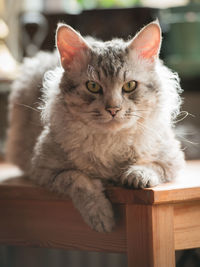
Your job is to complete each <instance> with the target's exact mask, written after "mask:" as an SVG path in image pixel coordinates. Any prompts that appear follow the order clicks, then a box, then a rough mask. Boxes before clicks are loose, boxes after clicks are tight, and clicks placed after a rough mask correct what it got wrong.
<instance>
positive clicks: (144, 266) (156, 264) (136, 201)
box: [0, 161, 200, 267]
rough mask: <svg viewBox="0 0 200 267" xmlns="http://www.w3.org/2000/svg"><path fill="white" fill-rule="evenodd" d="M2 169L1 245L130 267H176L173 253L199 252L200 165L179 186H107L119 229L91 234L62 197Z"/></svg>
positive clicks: (9, 169) (184, 175) (5, 167)
mask: <svg viewBox="0 0 200 267" xmlns="http://www.w3.org/2000/svg"><path fill="white" fill-rule="evenodd" d="M19 175H20V172H19V170H18V169H17V168H16V167H14V166H11V165H8V164H5V163H4V164H3V163H2V164H0V214H1V219H0V244H6V245H22V246H34V247H35V246H40V247H49V248H62V249H80V250H88V251H104V252H119V253H127V255H128V266H129V267H133V266H134V267H173V266H175V250H181V249H188V248H196V247H200V161H191V162H188V163H187V166H186V169H185V170H184V171H183V173H182V174H181V176H180V179H178V180H177V181H176V182H173V183H168V184H164V185H160V186H157V187H154V188H149V189H144V190H127V189H123V188H119V187H108V188H107V190H106V194H107V195H108V197H109V198H110V200H111V201H112V203H113V206H114V209H115V213H116V217H117V218H116V220H117V223H116V227H115V229H114V230H113V232H111V233H97V232H95V231H93V230H91V229H90V228H89V227H88V226H87V225H86V224H85V223H84V222H83V220H82V218H81V216H80V214H79V213H78V211H76V209H75V208H74V207H73V204H72V202H71V200H70V199H69V198H61V197H58V196H57V195H56V194H53V193H50V192H48V191H47V190H45V189H44V188H41V187H38V186H36V185H33V184H32V183H31V182H29V181H28V180H26V179H23V178H20V177H19Z"/></svg>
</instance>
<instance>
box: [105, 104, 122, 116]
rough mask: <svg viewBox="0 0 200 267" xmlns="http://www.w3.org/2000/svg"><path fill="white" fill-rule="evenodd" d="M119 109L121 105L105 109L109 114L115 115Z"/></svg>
mask: <svg viewBox="0 0 200 267" xmlns="http://www.w3.org/2000/svg"><path fill="white" fill-rule="evenodd" d="M120 110H121V107H119V106H116V107H106V111H108V112H109V113H110V114H111V116H113V117H115V115H116V114H117V112H118V111H120Z"/></svg>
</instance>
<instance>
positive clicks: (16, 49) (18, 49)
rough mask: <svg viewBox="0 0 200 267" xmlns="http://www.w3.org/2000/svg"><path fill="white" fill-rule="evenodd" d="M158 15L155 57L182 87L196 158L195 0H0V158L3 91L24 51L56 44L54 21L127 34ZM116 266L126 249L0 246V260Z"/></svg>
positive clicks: (103, 34) (40, 266) (188, 139)
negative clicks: (107, 251)
mask: <svg viewBox="0 0 200 267" xmlns="http://www.w3.org/2000/svg"><path fill="white" fill-rule="evenodd" d="M155 18H159V21H160V24H161V28H162V31H163V44H162V49H161V59H163V60H164V62H165V64H166V65H167V66H168V67H170V68H171V69H173V70H174V71H176V72H178V73H179V76H180V78H181V86H182V88H183V89H184V93H183V101H184V104H183V107H182V112H181V114H180V116H179V117H178V118H177V124H176V129H175V131H176V134H177V137H178V138H179V139H180V140H181V142H182V147H183V149H184V151H185V153H186V158H187V159H199V158H200V0H199V1H198V0H196V1H189V0H174V1H173V0H162V1H156V0H93V1H92V0H0V159H3V158H4V153H5V151H4V147H5V140H6V129H7V106H8V96H9V93H10V90H11V84H12V81H13V80H14V79H15V77H16V76H17V74H18V72H19V66H20V64H21V62H22V60H23V57H26V56H29V57H33V56H34V55H35V54H36V53H37V52H38V51H39V50H51V51H52V50H53V49H54V48H55V42H54V40H55V30H56V25H57V23H58V22H65V23H67V24H69V25H71V26H72V27H74V28H75V29H76V30H78V31H80V32H81V34H82V35H92V36H94V37H97V38H100V39H103V40H109V39H111V38H113V37H121V38H125V39H127V38H128V37H130V36H134V34H135V33H136V32H137V31H138V30H139V29H140V28H141V27H143V26H144V25H145V24H147V23H149V22H151V21H152V20H154V19H155ZM199 255H200V253H199V251H198V250H189V251H184V252H177V255H176V258H177V266H178V267H197V266H198V267H199V266H200V256H199ZM103 265H104V267H121V266H127V263H126V257H125V255H120V254H118V255H117V254H101V255H100V254H99V253H83V252H81V253H80V252H77V251H73V252H72V251H70V252H66V251H62V250H50V249H39V248H34V249H33V248H15V247H1V248H0V267H18V266H20V267H44V266H48V267H55V266H56V267H57V266H59V267H60V266H70V267H78V266H81V267H93V266H95V267H100V266H103Z"/></svg>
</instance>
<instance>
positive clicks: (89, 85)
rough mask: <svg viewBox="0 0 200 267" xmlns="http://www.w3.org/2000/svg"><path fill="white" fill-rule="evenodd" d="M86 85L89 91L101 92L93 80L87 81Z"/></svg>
mask: <svg viewBox="0 0 200 267" xmlns="http://www.w3.org/2000/svg"><path fill="white" fill-rule="evenodd" d="M86 87H87V89H88V90H89V91H90V92H92V93H95V94H97V93H101V92H102V87H101V86H100V85H99V84H98V83H96V82H94V81H87V82H86Z"/></svg>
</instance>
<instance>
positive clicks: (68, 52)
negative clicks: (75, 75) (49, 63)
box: [56, 24, 89, 69]
mask: <svg viewBox="0 0 200 267" xmlns="http://www.w3.org/2000/svg"><path fill="white" fill-rule="evenodd" d="M56 44H57V48H58V51H59V53H60V58H61V64H62V66H63V68H64V69H69V68H70V65H71V63H72V62H73V61H74V59H75V57H77V56H80V58H79V60H80V59H81V56H82V55H83V53H84V51H85V50H87V49H89V46H88V44H87V43H86V41H85V40H84V39H83V37H82V36H81V35H80V34H79V33H78V32H76V31H75V30H74V29H73V28H72V27H70V26H68V25H65V24H59V25H58V28H57V33H56Z"/></svg>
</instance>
